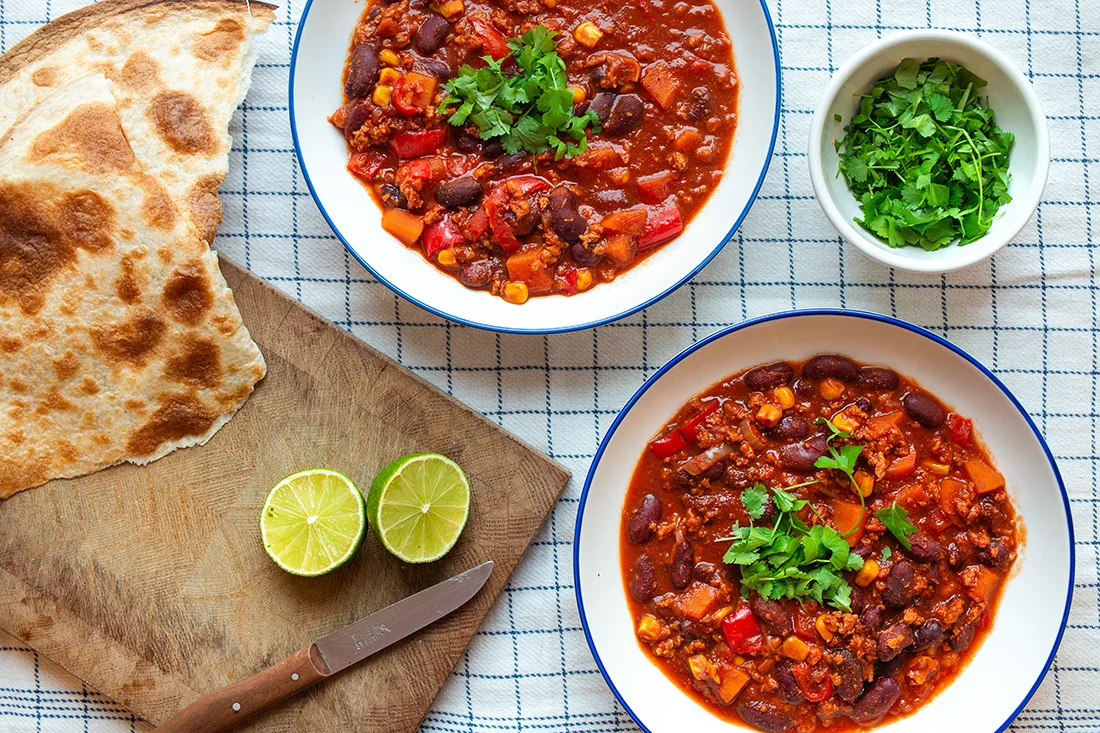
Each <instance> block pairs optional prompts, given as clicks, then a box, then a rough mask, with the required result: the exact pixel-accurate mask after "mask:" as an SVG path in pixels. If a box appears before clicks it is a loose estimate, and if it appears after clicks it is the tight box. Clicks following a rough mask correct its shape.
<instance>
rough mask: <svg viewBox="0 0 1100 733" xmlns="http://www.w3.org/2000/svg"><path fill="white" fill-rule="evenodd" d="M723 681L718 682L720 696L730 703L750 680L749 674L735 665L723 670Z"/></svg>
mask: <svg viewBox="0 0 1100 733" xmlns="http://www.w3.org/2000/svg"><path fill="white" fill-rule="evenodd" d="M721 677H722V681H721V682H719V683H718V697H719V698H721V700H722V702H724V703H725V704H726V705H729V704H730V703H731V702H733V699H734V698H735V697H737V696H738V695H739V694H741V690H743V689H744V688H745V685H747V684H748V682H749V676H748V675H747V674H745V673H744V672H742V671H741V670H739V669H737V668H735V667H727V668H725V669H723V670H722V672H721Z"/></svg>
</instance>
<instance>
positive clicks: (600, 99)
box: [580, 92, 615, 125]
mask: <svg viewBox="0 0 1100 733" xmlns="http://www.w3.org/2000/svg"><path fill="white" fill-rule="evenodd" d="M614 104H615V95H614V94H612V93H611V92H600V93H598V94H597V95H596V96H594V97H592V101H591V102H589V103H588V109H590V110H592V111H593V112H595V113H596V117H597V118H598V119H599V121H600V124H601V125H604V124H607V120H608V118H609V117H611V108H612V107H613V106H614ZM580 114H584V113H583V112H581V113H580Z"/></svg>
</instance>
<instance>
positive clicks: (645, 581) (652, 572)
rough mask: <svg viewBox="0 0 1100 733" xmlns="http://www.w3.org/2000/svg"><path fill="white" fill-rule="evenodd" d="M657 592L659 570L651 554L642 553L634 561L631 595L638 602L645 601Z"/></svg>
mask: <svg viewBox="0 0 1100 733" xmlns="http://www.w3.org/2000/svg"><path fill="white" fill-rule="evenodd" d="M656 592H657V570H656V568H654V567H653V560H652V559H651V558H650V557H649V555H646V554H642V555H640V556H639V557H638V559H637V560H635V561H634V577H633V579H632V580H631V581H630V595H631V596H633V597H634V600H636V601H637V602H638V603H645V602H646V601H648V600H649V599H651V598H653V595H654V594H655V593H656Z"/></svg>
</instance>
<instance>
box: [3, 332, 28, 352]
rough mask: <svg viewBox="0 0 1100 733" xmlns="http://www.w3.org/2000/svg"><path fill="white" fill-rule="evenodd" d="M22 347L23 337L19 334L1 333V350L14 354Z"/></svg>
mask: <svg viewBox="0 0 1100 733" xmlns="http://www.w3.org/2000/svg"><path fill="white" fill-rule="evenodd" d="M21 348H23V339H21V338H19V337H18V336H8V335H7V334H0V351H3V352H4V353H5V354H14V353H15V352H16V351H19V350H20V349H21Z"/></svg>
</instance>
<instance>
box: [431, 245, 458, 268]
mask: <svg viewBox="0 0 1100 733" xmlns="http://www.w3.org/2000/svg"><path fill="white" fill-rule="evenodd" d="M435 259H436V261H438V262H439V264H441V265H443V267H446V268H448V269H450V268H452V267H457V266H458V260H457V259H456V258H455V253H454V252H452V251H451V250H449V249H441V250H439V254H438V255H436V258H435Z"/></svg>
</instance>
